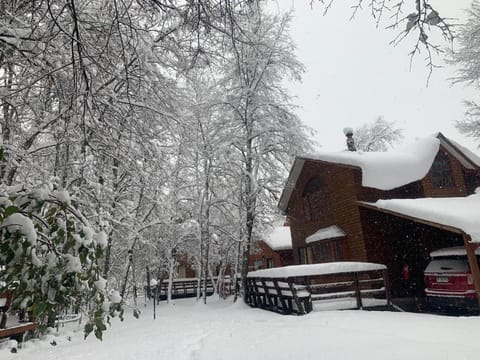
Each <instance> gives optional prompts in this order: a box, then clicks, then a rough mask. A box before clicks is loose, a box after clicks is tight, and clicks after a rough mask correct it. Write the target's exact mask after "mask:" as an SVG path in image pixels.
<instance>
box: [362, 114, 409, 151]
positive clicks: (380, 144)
mask: <svg viewBox="0 0 480 360" xmlns="http://www.w3.org/2000/svg"><path fill="white" fill-rule="evenodd" d="M354 136H355V146H356V147H357V149H358V150H362V151H387V149H388V148H389V147H391V146H392V145H394V144H397V143H398V142H400V141H401V140H402V139H403V131H402V129H399V128H396V127H395V123H394V122H389V121H386V120H385V119H384V118H383V117H381V116H379V117H378V118H377V119H376V120H375V121H374V122H373V123H370V124H365V125H363V126H361V127H359V128H357V129H356V130H355V131H354Z"/></svg>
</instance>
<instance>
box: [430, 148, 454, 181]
mask: <svg viewBox="0 0 480 360" xmlns="http://www.w3.org/2000/svg"><path fill="white" fill-rule="evenodd" d="M430 178H431V180H432V186H433V187H435V188H439V189H443V188H452V187H454V186H455V182H454V180H453V174H452V168H451V167H450V159H449V157H448V155H447V154H446V153H445V152H444V151H439V152H438V154H437V156H436V157H435V160H434V161H433V164H432V169H431V170H430Z"/></svg>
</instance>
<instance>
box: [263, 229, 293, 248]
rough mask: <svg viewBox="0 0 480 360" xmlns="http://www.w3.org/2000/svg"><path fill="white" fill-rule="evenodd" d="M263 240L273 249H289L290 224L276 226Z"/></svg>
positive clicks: (290, 238)
mask: <svg viewBox="0 0 480 360" xmlns="http://www.w3.org/2000/svg"><path fill="white" fill-rule="evenodd" d="M264 242H265V243H266V244H267V245H268V246H269V247H270V249H272V250H274V251H279V250H291V249H292V236H291V234H290V226H276V227H274V228H273V230H272V231H271V232H270V233H269V234H267V235H266V236H265V239H264Z"/></svg>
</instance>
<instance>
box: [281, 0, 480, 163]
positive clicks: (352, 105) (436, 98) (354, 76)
mask: <svg viewBox="0 0 480 360" xmlns="http://www.w3.org/2000/svg"><path fill="white" fill-rule="evenodd" d="M353 1H354V0H351V1H350V0H335V2H334V5H333V7H332V8H331V9H330V11H329V13H328V14H327V15H326V16H323V15H322V14H323V9H322V7H321V5H320V4H314V5H313V7H310V0H278V1H277V3H276V5H274V6H273V7H274V8H275V7H278V8H280V9H281V10H286V9H289V8H293V11H294V13H293V14H294V19H293V22H292V28H291V36H292V38H293V40H294V42H295V43H296V45H297V56H298V58H299V60H300V61H301V62H302V63H303V64H304V65H305V67H306V73H305V74H304V77H303V82H302V83H295V84H293V83H292V84H290V83H289V84H288V87H289V88H290V90H291V94H292V95H294V96H295V97H296V99H295V102H296V103H297V104H298V105H299V106H300V108H299V109H298V114H299V116H300V117H301V119H302V120H303V121H304V122H305V123H306V124H307V125H308V126H310V127H312V128H314V129H316V130H317V131H318V134H317V135H316V137H315V139H316V140H317V141H318V142H319V143H320V144H321V146H322V150H328V151H329V150H340V149H343V148H345V137H344V135H343V132H342V129H343V128H344V127H353V128H356V127H359V126H361V125H362V124H364V123H368V122H372V121H374V120H375V119H376V118H377V117H378V116H383V117H384V118H385V120H387V121H395V122H396V124H397V126H398V127H400V128H402V129H404V134H405V140H404V141H405V142H408V141H411V140H413V139H414V138H415V137H423V136H426V135H429V134H431V133H434V132H436V131H441V132H443V133H444V134H445V135H446V136H447V137H451V138H452V139H454V140H457V141H459V142H461V143H463V144H465V145H467V146H468V147H470V148H473V147H474V146H476V145H475V143H474V142H473V141H472V140H471V139H466V138H465V137H463V136H462V135H460V134H459V133H458V132H457V131H456V129H455V127H454V125H453V122H454V121H455V120H460V119H462V117H463V114H464V111H465V107H464V105H463V100H465V99H473V98H474V97H475V96H476V92H475V91H474V89H472V88H466V87H465V86H463V85H454V86H452V85H451V81H450V80H449V78H451V77H452V76H453V75H454V74H455V72H454V68H453V67H452V66H450V65H445V64H444V63H442V58H441V57H440V58H437V59H436V61H437V63H439V64H442V65H444V67H443V68H440V69H435V70H434V72H433V74H432V76H431V78H430V81H429V85H428V87H427V86H426V84H427V76H428V69H427V68H426V67H425V61H424V58H425V54H424V53H421V54H420V55H417V56H416V57H415V59H414V61H413V65H412V67H411V69H410V58H409V55H408V54H409V52H410V51H411V50H412V48H413V45H414V41H415V40H416V39H415V38H414V37H413V36H410V38H406V39H404V41H403V42H402V43H401V44H400V45H398V46H396V47H394V46H392V45H389V42H390V41H391V40H392V39H393V38H394V37H395V36H396V35H397V34H398V30H387V29H385V28H386V26H387V25H389V24H390V21H389V20H388V19H384V21H383V22H382V23H381V24H380V26H379V27H378V28H377V27H376V24H375V22H374V21H373V20H372V18H371V16H370V14H369V12H368V10H363V11H362V12H360V13H358V14H357V16H356V17H355V19H354V20H351V21H349V18H350V15H351V9H350V8H349V4H351V3H352V2H353ZM406 2H407V3H408V2H411V3H413V1H412V0H406ZM430 3H431V4H432V5H433V6H434V7H436V8H437V9H438V10H439V13H440V15H441V16H447V17H449V18H455V19H456V22H458V23H461V22H462V21H464V20H465V18H466V14H465V11H464V10H465V9H467V8H468V7H469V5H470V4H471V1H470V0H455V1H452V0H448V1H447V0H432V1H431V2H430ZM408 13H409V11H407V12H406V13H405V15H407V14H408ZM403 26H404V25H402V27H403ZM438 40H439V42H441V38H440V37H439V38H438ZM443 44H445V45H447V44H446V43H444V42H443ZM476 152H477V153H478V152H479V151H478V149H477V151H476Z"/></svg>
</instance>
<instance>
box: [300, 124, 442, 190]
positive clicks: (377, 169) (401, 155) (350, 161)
mask: <svg viewBox="0 0 480 360" xmlns="http://www.w3.org/2000/svg"><path fill="white" fill-rule="evenodd" d="M437 136H438V133H436V134H433V135H430V136H427V137H425V138H422V139H419V140H417V141H415V142H414V143H413V144H410V145H409V146H405V147H402V148H399V149H398V150H395V151H393V150H392V151H386V152H362V151H342V152H320V153H316V154H308V155H305V156H302V157H303V158H306V159H312V160H322V161H327V162H331V163H337V164H344V165H351V166H356V167H359V168H360V169H361V170H362V185H363V186H366V187H372V188H376V189H380V190H391V189H394V188H397V187H399V186H403V185H405V184H409V183H411V182H413V181H417V180H420V179H422V178H423V177H425V175H426V174H427V173H428V171H429V170H430V167H431V166H432V163H433V160H434V159H435V156H436V154H437V152H438V148H439V146H440V140H439V139H438V138H437Z"/></svg>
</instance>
